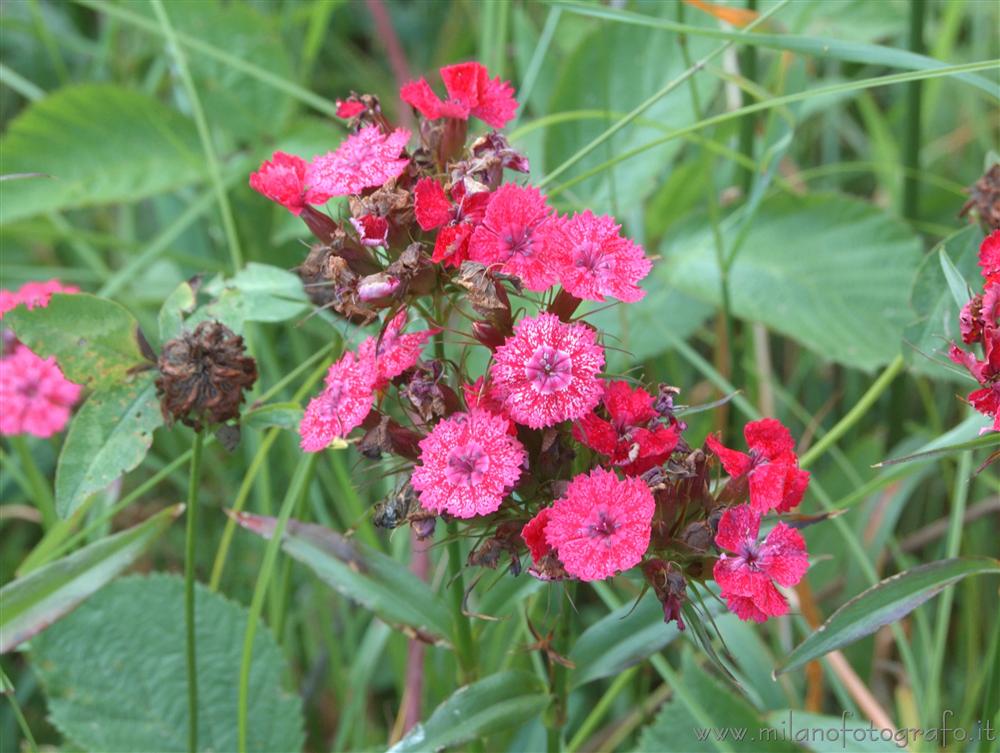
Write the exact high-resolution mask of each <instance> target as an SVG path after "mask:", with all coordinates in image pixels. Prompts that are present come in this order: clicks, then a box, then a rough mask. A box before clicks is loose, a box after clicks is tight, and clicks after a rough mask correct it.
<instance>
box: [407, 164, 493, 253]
mask: <svg viewBox="0 0 1000 753" xmlns="http://www.w3.org/2000/svg"><path fill="white" fill-rule="evenodd" d="M413 199H414V211H415V212H416V215H417V223H418V224H419V225H420V229H421V230H434V229H435V228H441V229H440V230H439V231H438V234H437V239H436V240H435V242H434V254H433V255H432V256H431V261H433V262H436V263H437V262H440V263H443V264H444V265H445V266H452V267H458V266H461V264H462V262H463V261H465V260H466V259H467V258H468V249H469V237H470V236H471V235H472V231H473V230H474V229H475V228H476V225H478V224H479V223H480V222H482V221H483V217H485V215H486V206H487V205H488V204H489V202H490V193H489V191H478V192H476V193H469V192H467V191H466V190H465V184H464V183H461V182H459V183H456V184H455V185H454V186H453V187H452V189H451V198H450V199H449V198H448V196H447V195H446V194H445V192H444V187H443V186H442V185H441V184H440V183H438V182H437V181H436V180H434V179H433V178H421V179H420V180H418V181H417V185H416V186H414V189H413Z"/></svg>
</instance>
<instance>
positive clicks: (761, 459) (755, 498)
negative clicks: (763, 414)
mask: <svg viewBox="0 0 1000 753" xmlns="http://www.w3.org/2000/svg"><path fill="white" fill-rule="evenodd" d="M743 436H744V437H745V438H746V441H747V445H749V447H750V454H749V455H747V454H744V453H742V452H738V451H736V450H730V449H728V448H726V447H724V446H723V445H722V444H721V443H720V442H719V440H718V439H716V438H715V437H714V436H712V435H710V436H709V437H708V438H707V439H706V440H705V443H706V444H707V445H708V447H709V449H710V450H711V451H712V452H714V453H715V454H716V455H717V456H718V458H719V460H721V461H722V467H723V468H725V469H726V473H728V474H729V475H730V476H732V477H733V478H738V477H740V476H743V475H745V474H749V478H750V504H751V505H753V508H754V510H756V511H757V512H759V513H761V514H763V513H766V512H767V511H768V510H774V509H777V511H778V512H788V511H789V510H791V509H792V508H793V507H795V506H796V505H797V504H798V503H799V502H801V501H802V496H803V495H804V494H805V491H806V487H807V486H808V485H809V472H808V471H804V470H802V469H801V468H799V461H798V458H797V457H796V455H795V441H794V440H793V439H792V435H791V434H790V433H789V431H788V429H786V428H785V427H784V426H783V425H782V424H781V422H780V421H778V420H777V419H775V418H765V419H762V420H760V421H751V422H750V423H748V424H747V425H746V426H745V427H744V429H743Z"/></svg>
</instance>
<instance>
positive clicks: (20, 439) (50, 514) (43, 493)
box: [10, 434, 59, 531]
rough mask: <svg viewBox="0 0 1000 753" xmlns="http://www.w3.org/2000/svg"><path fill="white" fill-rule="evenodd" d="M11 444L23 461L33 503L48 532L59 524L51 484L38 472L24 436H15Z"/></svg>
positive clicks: (23, 469) (11, 439) (19, 458)
mask: <svg viewBox="0 0 1000 753" xmlns="http://www.w3.org/2000/svg"><path fill="white" fill-rule="evenodd" d="M10 443H11V445H12V446H13V447H14V452H16V453H17V458H18V460H20V461H21V470H22V471H24V474H25V476H26V477H27V481H28V484H29V486H30V487H31V497H32V501H33V502H34V503H35V505H36V506H37V507H38V511H39V512H40V513H41V514H42V525H43V527H44V528H45V530H46V531H48V530H50V529H51V528H52V526H54V525H55V524H56V523H58V522H59V516H58V515H57V514H56V502H55V499H53V497H52V490H51V489H50V488H49V482H48V481H46V480H45V477H44V476H43V475H42V472H41V471H40V470H38V465H37V464H36V463H35V458H34V457H33V456H32V454H31V448H29V447H28V440H27V439H25V438H24V435H23V434H15V435H14V436H12V437H11V438H10Z"/></svg>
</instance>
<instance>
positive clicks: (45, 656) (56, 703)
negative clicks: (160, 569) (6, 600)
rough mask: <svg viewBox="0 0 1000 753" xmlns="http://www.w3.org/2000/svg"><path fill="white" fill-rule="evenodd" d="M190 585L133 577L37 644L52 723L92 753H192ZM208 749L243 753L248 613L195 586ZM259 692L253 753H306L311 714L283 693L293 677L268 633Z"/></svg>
mask: <svg viewBox="0 0 1000 753" xmlns="http://www.w3.org/2000/svg"><path fill="white" fill-rule="evenodd" d="M183 603H184V581H183V580H182V579H181V578H180V577H177V576H173V575H153V576H149V577H138V576H137V577H132V578H123V579H122V580H119V581H118V582H116V583H113V584H112V585H111V586H109V587H108V588H106V589H104V590H103V591H102V592H101V593H100V594H98V595H97V596H96V597H95V598H93V599H91V600H90V601H88V602H87V603H86V604H84V605H83V606H82V607H81V608H80V609H78V610H76V612H74V613H73V614H72V615H70V616H69V617H68V618H67V619H65V620H64V621H62V622H61V623H60V624H58V625H56V626H55V627H53V628H52V629H51V630H48V631H46V632H45V633H44V634H43V635H42V636H40V639H39V640H37V641H33V642H32V644H33V645H32V653H33V655H34V658H35V662H34V664H33V666H34V668H35V670H36V671H37V672H38V673H39V674H40V676H41V679H42V683H43V685H44V687H45V689H46V692H47V695H48V698H49V715H50V719H51V721H52V722H53V724H55V726H56V727H57V728H58V729H59V730H60V731H61V732H62V733H63V735H65V736H66V738H68V739H70V740H73V741H74V742H76V743H78V744H79V745H80V746H82V747H83V748H84V749H87V750H95V751H97V750H99V751H109V753H110V752H113V751H121V752H122V753H153V751H157V752H159V751H179V752H180V751H186V750H187V730H188V708H187V700H186V699H187V672H186V669H185V663H184V662H185V658H184V656H185V654H184V609H183ZM195 614H196V623H195V637H196V640H197V645H198V652H197V662H198V705H199V709H198V750H199V751H234V750H236V749H237V741H236V701H237V679H238V675H239V672H237V668H238V667H239V664H240V651H241V645H240V641H239V640H235V639H234V638H235V637H236V636H241V635H243V632H244V630H245V629H246V623H247V613H246V610H245V609H244V608H243V607H242V606H240V605H238V604H235V603H233V602H231V601H228V600H227V599H225V598H223V597H222V596H220V595H218V594H215V593H212V592H211V591H209V590H208V589H207V588H205V587H204V586H202V585H200V584H197V585H196V587H195ZM253 652H254V661H253V667H252V669H251V676H250V683H251V687H252V688H253V689H254V692H253V693H252V694H251V696H250V717H249V718H250V728H249V735H248V738H247V740H248V750H250V751H261V752H262V753H279V752H282V753H283V752H285V751H288V752H291V751H298V750H301V749H302V743H303V734H302V707H301V702H300V700H299V699H298V698H297V697H294V696H292V695H291V694H289V693H287V692H285V691H284V690H283V689H282V686H283V685H284V677H285V675H286V672H287V669H286V667H285V661H284V658H283V657H282V655H281V650H280V649H279V648H278V645H277V643H275V641H274V638H273V637H271V634H270V633H269V632H268V631H267V630H264V629H261V630H258V632H257V636H256V640H255V641H254V647H253Z"/></svg>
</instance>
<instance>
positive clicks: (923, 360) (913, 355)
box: [903, 225, 983, 380]
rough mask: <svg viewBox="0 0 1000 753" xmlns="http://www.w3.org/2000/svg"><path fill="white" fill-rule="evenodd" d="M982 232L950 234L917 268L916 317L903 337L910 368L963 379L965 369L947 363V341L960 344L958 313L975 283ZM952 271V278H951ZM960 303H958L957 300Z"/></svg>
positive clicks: (974, 229) (912, 299) (970, 230)
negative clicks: (971, 283)
mask: <svg viewBox="0 0 1000 753" xmlns="http://www.w3.org/2000/svg"><path fill="white" fill-rule="evenodd" d="M982 240H983V233H982V231H981V230H980V229H979V228H978V227H976V226H974V225H968V226H966V227H964V228H962V229H961V230H959V231H957V232H955V233H953V234H952V235H949V236H948V237H947V238H945V239H944V240H943V241H941V242H940V243H939V244H938V245H937V247H936V251H937V253H936V254H935V253H931V254H928V255H927V257H926V258H925V259H924V260H923V262H921V264H920V267H919V268H918V269H917V275H916V278H915V279H914V281H913V286H912V289H911V291H910V304H911V305H912V307H913V310H914V312H915V313H916V319H915V320H914V321H913V322H911V323H910V325H909V326H908V327H907V328H906V331H905V333H904V335H903V339H904V340H905V345H904V350H903V352H904V355H905V356H906V358H907V360H908V361H909V363H910V366H911V367H912V368H915V369H917V370H918V371H920V372H922V373H924V374H927V375H928V376H933V377H934V378H936V379H949V380H954V379H962V378H967V377H965V376H964V370H963V369H959V368H958V367H957V366H952V365H951V362H950V361H949V360H948V343H950V342H952V341H955V342H958V341H960V340H961V331H960V330H959V326H958V316H959V312H960V311H961V308H962V306H963V305H965V302H966V301H968V300H969V293H968V283H967V282H966V281H967V280H976V281H977V284H978V281H979V280H981V279H982V278H981V277H980V274H979V266H978V261H979V244H980V243H981V242H982ZM952 272H954V274H952ZM959 301H960V302H959Z"/></svg>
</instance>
